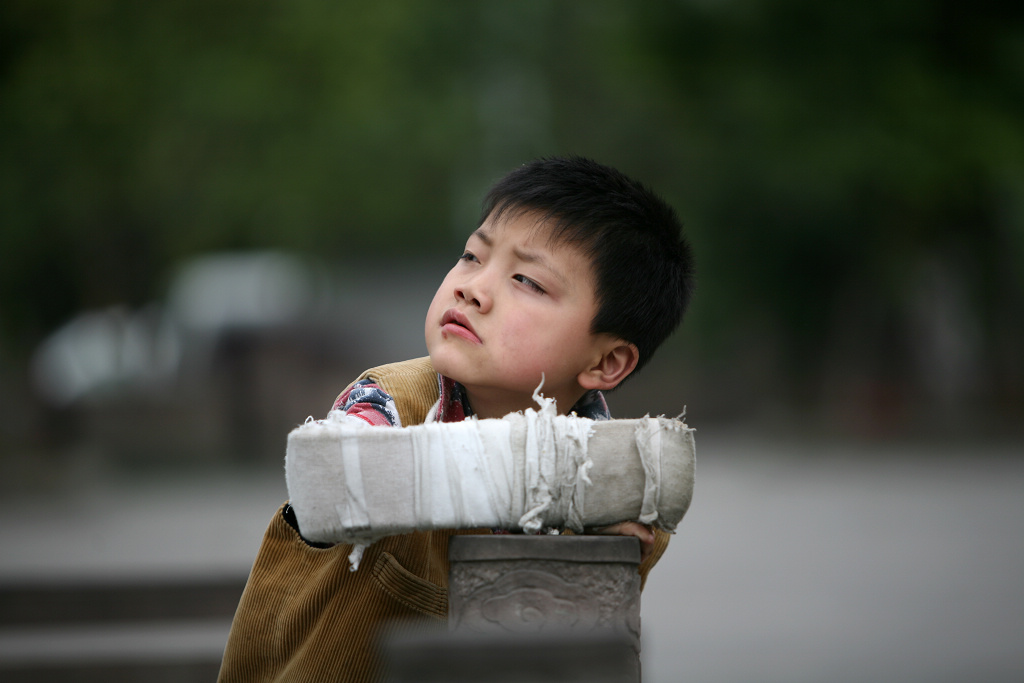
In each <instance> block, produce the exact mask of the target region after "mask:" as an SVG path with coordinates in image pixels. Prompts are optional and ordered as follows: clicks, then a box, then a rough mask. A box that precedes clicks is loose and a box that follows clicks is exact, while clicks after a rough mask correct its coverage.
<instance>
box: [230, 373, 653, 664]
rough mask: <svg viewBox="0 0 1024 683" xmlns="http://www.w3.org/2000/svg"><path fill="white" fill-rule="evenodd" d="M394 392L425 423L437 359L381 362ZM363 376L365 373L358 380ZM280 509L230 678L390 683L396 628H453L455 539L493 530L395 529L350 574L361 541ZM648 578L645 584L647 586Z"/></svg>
mask: <svg viewBox="0 0 1024 683" xmlns="http://www.w3.org/2000/svg"><path fill="white" fill-rule="evenodd" d="M365 377H372V378H373V379H374V380H376V382H377V383H378V384H379V385H380V386H381V387H382V388H383V389H384V390H385V391H386V392H388V393H389V394H390V395H391V396H392V397H393V398H394V399H395V404H396V407H397V408H398V411H399V415H400V416H401V419H402V424H403V425H406V426H409V425H414V424H420V423H422V422H423V421H424V419H425V418H426V414H427V411H428V410H429V409H430V407H431V406H432V405H433V404H434V402H435V401H436V400H437V398H438V382H437V374H436V373H435V371H434V369H433V366H432V365H431V364H430V359H429V358H419V359H416V360H412V361H406V362H403V363H394V364H391V365H384V366H380V367H378V368H372V369H370V370H367V371H366V372H365V373H363V374H362V375H361V376H360V377H359V378H358V379H363V378H365ZM357 381H358V380H357ZM286 510H287V504H285V505H283V506H282V507H281V509H279V510H278V512H277V514H275V516H274V518H273V520H272V521H271V523H270V526H269V527H268V529H267V531H266V534H265V535H264V538H263V544H262V545H261V547H260V550H259V554H258V555H257V557H256V561H255V563H254V564H253V568H252V571H251V572H250V575H249V580H248V582H247V583H246V587H245V590H244V591H243V593H242V597H241V600H240V601H239V604H238V608H237V610H236V612H235V618H234V621H233V623H232V625H231V632H230V635H229V637H228V643H227V647H226V648H225V651H224V659H223V662H222V664H221V670H220V676H219V678H218V681H219V682H220V683H236V682H237V683H242V682H244V683H270V682H285V681H318V682H319V681H345V682H346V683H347V682H353V683H355V682H362V681H380V680H381V679H382V678H383V677H384V675H385V670H384V662H383V661H382V660H381V658H380V657H379V655H378V653H377V650H376V643H377V640H378V638H379V637H380V636H381V635H383V634H384V633H385V632H386V631H387V630H388V629H391V628H393V627H395V626H400V625H402V624H407V623H409V622H410V621H418V622H421V623H422V624H423V625H424V626H425V627H427V626H432V627H434V628H438V629H441V630H443V629H445V628H447V626H446V619H447V615H448V589H447V586H448V539H449V537H451V536H452V535H456V534H481V533H483V534H486V533H490V531H489V530H487V529H468V530H459V531H452V530H445V531H429V532H415V533H411V534H404V535H401V536H390V537H388V538H385V539H382V540H380V541H378V542H377V543H374V544H373V545H371V546H370V547H369V548H367V549H366V552H365V554H364V555H363V559H362V562H361V564H360V569H359V571H356V572H350V571H349V563H348V554H349V552H351V546H348V545H339V546H334V547H331V548H316V547H313V546H311V545H309V544H307V543H306V542H305V541H304V540H303V539H302V538H301V536H300V535H299V534H298V532H296V530H295V529H294V528H293V526H292V525H291V524H289V523H288V521H287V520H286V518H285V512H286ZM656 534H657V538H656V541H655V549H654V552H653V553H652V555H651V557H649V558H648V559H647V560H646V561H645V562H644V563H643V564H641V566H640V573H641V581H642V582H644V581H646V578H647V573H648V572H649V571H650V568H651V567H652V566H653V565H654V563H655V562H657V560H658V558H660V557H661V555H662V553H663V552H664V551H665V547H666V546H667V545H668V534H665V533H663V532H660V531H658V532H656ZM641 585H643V583H641Z"/></svg>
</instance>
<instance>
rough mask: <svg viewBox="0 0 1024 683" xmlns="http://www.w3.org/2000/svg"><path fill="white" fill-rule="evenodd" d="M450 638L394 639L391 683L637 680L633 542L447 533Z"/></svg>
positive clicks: (616, 682) (635, 542)
mask: <svg viewBox="0 0 1024 683" xmlns="http://www.w3.org/2000/svg"><path fill="white" fill-rule="evenodd" d="M448 555H449V559H450V561H451V569H450V573H449V582H448V623H449V630H450V633H449V634H448V635H447V637H443V636H438V635H434V636H421V637H412V638H406V639H404V640H397V641H393V642H392V644H391V650H390V651H391V654H392V656H393V662H394V664H395V666H393V667H392V678H391V680H392V681H394V682H395V683H412V682H413V681H419V682H425V681H442V680H443V681H449V682H450V683H462V682H463V681H465V682H467V683H468V682H469V681H474V682H480V683H483V682H485V681H508V682H510V683H511V682H512V681H531V682H532V683H546V682H549V681H550V682H551V683H554V682H555V681H558V682H559V683H568V682H575V681H579V682H580V683H582V682H583V681H587V682H588V683H595V682H600V683H639V681H640V575H639V574H638V573H637V566H638V565H639V564H640V544H639V541H638V540H637V539H635V538H627V537H620V536H525V535H511V534H510V535H504V534H500V535H494V536H453V537H452V538H451V540H450V541H449V549H448Z"/></svg>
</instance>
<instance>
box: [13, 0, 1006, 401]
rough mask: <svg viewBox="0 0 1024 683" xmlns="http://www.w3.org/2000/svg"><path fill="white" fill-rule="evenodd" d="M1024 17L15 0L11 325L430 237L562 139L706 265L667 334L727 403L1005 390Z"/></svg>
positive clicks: (579, 3)
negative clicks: (213, 254)
mask: <svg viewBox="0 0 1024 683" xmlns="http://www.w3.org/2000/svg"><path fill="white" fill-rule="evenodd" d="M1022 19H1024V9H1021V8H1020V7H1019V6H1017V5H1012V4H1007V3H1001V2H994V1H991V0H982V1H975V2H965V1H963V0H960V1H957V0H943V1H940V2H928V1H925V0H909V1H908V2H901V3H890V2H884V1H883V0H865V2H860V3H819V2H813V1H812V0H731V1H730V2H722V3H713V2H706V1H699V0H692V1H689V2H683V1H669V0H659V1H653V2H644V3H626V2H621V1H617V0H588V1H583V0H572V1H569V0H566V1H563V2H554V3H552V2H540V1H536V0H534V1H531V2H521V3H514V4H510V3H502V2H488V1H479V2H464V3H450V2H422V1H415V0H401V1H397V0H396V1H394V2H387V3H376V4H374V3H356V2H336V3H323V2H315V1H312V0H296V1H293V2H274V1H272V0H258V1H256V2H245V3H242V2H238V1H237V0H222V1H221V2H213V3H210V2H204V3H199V2H195V1H186V2H167V1H156V2H150V3H130V2H125V1H124V0H106V1H100V0H93V1H90V2H66V1H64V2H61V1H59V0H33V1H31V2H30V1H28V0H10V1H9V2H6V3H4V4H3V5H2V7H0V221H2V224H3V225H2V231H0V339H2V340H3V343H4V344H5V345H6V347H7V348H8V350H11V349H20V350H19V351H17V352H16V353H20V354H24V353H25V352H26V351H27V349H28V348H30V346H31V345H32V344H33V343H34V342H35V341H36V340H37V339H38V338H39V337H40V336H41V335H42V334H43V333H44V332H45V331H46V330H48V329H50V328H52V327H53V326H54V325H56V324H58V323H59V322H61V321H62V320H63V319H65V318H66V317H67V316H68V315H70V314H71V313H72V312H73V311H75V310H77V309H79V308H81V307H95V306H101V305H106V304H110V303H122V302H123V303H129V304H139V303H141V302H143V301H146V300H149V299H151V298H153V297H155V296H158V295H159V294H160V292H161V288H162V287H163V286H164V281H165V279H166V277H167V275H168V272H169V270H170V268H171V267H172V266H173V265H174V264H176V263H178V262H179V261H180V260H181V259H183V258H185V257H187V256H189V255H193V254H196V253H199V252H202V251H207V250H214V249H229V248H244V247H281V248H289V249H296V250H300V251H306V252H313V253H316V254H318V255H320V256H324V257H327V258H334V259H340V258H350V259H372V258H373V257H374V254H375V248H376V247H377V246H378V245H380V244H387V245H388V246H389V247H393V246H394V245H402V246H404V247H405V248H407V249H408V251H409V253H410V254H424V253H427V252H436V251H448V250H451V249H454V248H457V244H455V243H456V242H457V241H458V240H459V239H460V238H461V235H463V234H464V233H465V229H466V227H467V224H469V223H472V221H474V220H475V218H476V207H477V205H478V202H479V198H480V195H481V193H482V191H483V190H484V189H485V188H486V186H487V185H488V184H489V183H490V182H491V181H492V180H493V179H494V178H495V177H496V176H498V175H499V174H501V173H502V172H504V171H505V170H507V169H508V168H509V167H510V166H512V165H514V164H517V163H520V162H522V161H525V160H527V159H529V158H531V157H534V156H540V155H547V154H555V153H565V152H576V153H583V154H587V155H591V156H594V157H596V158H598V159H600V160H602V161H605V162H607V163H611V164H613V165H616V166H619V167H622V168H623V169H624V170H626V171H627V172H631V173H634V174H636V175H637V176H639V177H641V178H644V179H645V180H646V181H648V182H649V183H650V184H651V185H652V186H654V187H655V188H657V189H658V190H659V191H661V192H663V193H664V194H665V195H666V196H667V197H668V198H669V199H670V201H672V202H673V203H674V204H675V205H676V206H678V207H679V209H680V212H681V214H682V215H683V216H684V218H685V219H686V220H687V224H688V226H689V231H690V234H691V237H692V240H693V241H694V243H695V246H696V249H697V254H698V264H699V268H700V289H699V295H698V297H697V299H696V301H695V306H694V310H693V313H692V315H691V317H690V319H689V320H688V323H687V327H688V329H689V330H690V331H689V332H688V333H687V335H686V341H685V343H684V344H683V346H684V347H685V348H683V347H679V346H678V342H673V343H674V344H676V347H674V349H675V352H676V353H680V354H681V353H683V352H685V354H687V356H688V357H690V359H691V360H690V365H692V367H693V369H694V373H695V375H696V377H697V378H699V377H700V376H701V373H705V375H704V380H703V384H704V386H705V387H706V388H708V389H709V391H710V392H712V393H713V392H714V391H715V389H716V387H720V388H721V391H723V392H726V393H727V395H723V398H722V401H723V402H727V401H730V400H735V394H736V393H738V392H744V393H747V394H751V395H760V396H763V397H765V398H764V399H763V400H765V401H775V400H779V401H783V400H791V399H798V400H804V401H808V402H810V401H817V400H818V399H820V398H822V397H826V398H828V397H831V399H832V400H834V401H838V402H840V403H841V402H842V401H844V400H847V399H848V398H849V396H844V395H837V393H838V394H843V393H844V392H845V393H847V394H856V393H857V392H860V394H859V398H857V400H859V401H867V402H871V401H874V400H881V398H884V397H885V396H889V397H890V398H891V397H892V396H893V395H896V399H895V400H896V402H897V403H900V402H902V403H904V404H906V403H908V402H911V401H915V400H917V399H926V401H925V403H928V401H931V402H932V403H934V402H935V401H936V400H939V399H940V398H941V399H942V400H943V401H946V402H947V403H950V402H951V401H954V402H955V401H956V400H957V399H958V398H964V397H967V398H970V397H972V396H973V397H975V398H976V397H977V396H979V395H984V396H988V397H989V398H998V399H999V400H1000V401H1001V402H1002V403H1003V404H1005V405H1009V406H1014V407H1016V408H1019V406H1020V404H1021V402H1022V401H1024V361H1022V360H1021V355H1020V353H1019V349H1020V348H1022V346H1024V312H1022V311H1024V276H1022V275H1021V274H1020V270H1019V268H1018V267H1017V264H1018V263H1019V262H1021V260H1022V259H1024V124H1022V122H1024V111H1022V107H1024V92H1022V89H1024V21H1022ZM737 359H740V360H739V362H738V361H737ZM744 359H745V360H744ZM935 376H942V377H949V378H953V379H951V380H950V381H947V382H945V383H944V384H943V383H942V382H938V383H936V382H935V381H933V380H932V379H929V378H934V377H935ZM722 377H731V378H732V379H731V381H722ZM957 377H959V378H960V379H956V378H957ZM695 381H701V380H699V379H697V380H695ZM791 382H792V383H791ZM777 386H792V387H793V391H792V392H789V393H788V394H785V393H784V394H783V395H781V396H780V395H777V393H776V389H775V387H777ZM837 388H838V389H837ZM886 400H888V399H886ZM882 402H883V403H884V401H882Z"/></svg>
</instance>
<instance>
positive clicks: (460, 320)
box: [441, 308, 481, 344]
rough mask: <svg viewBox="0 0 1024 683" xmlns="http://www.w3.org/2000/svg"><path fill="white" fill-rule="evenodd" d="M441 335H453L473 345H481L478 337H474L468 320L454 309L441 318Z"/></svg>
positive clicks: (450, 309)
mask: <svg viewBox="0 0 1024 683" xmlns="http://www.w3.org/2000/svg"><path fill="white" fill-rule="evenodd" d="M441 334H442V335H444V336H447V335H449V334H454V335H456V336H459V337H462V338H463V339H465V340H466V341H469V342H473V343H474V344H479V343H481V342H480V337H478V336H476V332H475V331H474V330H473V326H472V325H470V324H469V318H467V317H466V316H465V315H464V314H463V313H462V312H460V311H458V310H456V309H454V308H449V309H448V310H447V311H445V312H444V315H442V316H441Z"/></svg>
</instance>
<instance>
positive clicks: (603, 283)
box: [219, 157, 693, 682]
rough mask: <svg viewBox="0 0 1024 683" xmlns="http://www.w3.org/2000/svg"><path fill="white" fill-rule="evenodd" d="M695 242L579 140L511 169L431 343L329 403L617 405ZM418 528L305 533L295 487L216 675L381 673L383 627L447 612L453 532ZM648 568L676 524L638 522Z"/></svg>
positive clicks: (415, 411) (448, 282)
mask: <svg viewBox="0 0 1024 683" xmlns="http://www.w3.org/2000/svg"><path fill="white" fill-rule="evenodd" d="M692 287H693V268H692V263H691V256H690V249H689V247H688V245H687V244H686V242H685V241H684V240H683V239H682V237H681V235H680V225H679V221H678V219H677V218H676V216H675V213H674V212H673V210H672V209H671V208H670V207H669V206H668V205H667V204H665V202H663V201H662V200H661V199H659V198H658V197H657V196H655V195H654V194H653V193H651V192H650V191H649V190H648V189H646V188H645V187H644V186H642V185H640V184H639V183H636V182H635V181H633V180H630V179H629V178H627V177H626V176H624V175H623V174H621V173H619V172H618V171H615V170H614V169H611V168H608V167H606V166H602V165H600V164H597V163H595V162H593V161H590V160H587V159H582V158H578V157H571V158H564V159H563V158H556V159H546V160H540V161H536V162H533V163H531V164H528V165H526V166H523V167H520V168H519V169H516V170H515V171H513V172H512V173H510V174H509V175H508V176H506V177H505V178H504V179H502V180H501V181H499V182H498V183H497V184H496V185H495V186H494V187H493V188H492V189H491V191H490V193H489V194H488V196H487V198H486V200H485V203H484V211H483V219H482V221H481V223H480V226H479V227H478V228H477V229H476V230H475V231H474V232H473V234H472V235H470V237H469V240H468V242H467V244H466V249H465V251H464V253H463V255H462V257H461V258H460V259H459V260H458V262H457V263H456V265H455V267H454V268H452V270H451V271H450V272H449V273H448V275H447V276H446V277H445V279H444V281H443V282H442V283H441V286H440V288H439V289H438V291H437V293H436V294H435V296H434V299H433V302H432V303H431V304H430V308H429V310H428V311H427V317H426V326H425V336H426V343H427V351H428V353H429V357H427V358H421V359H418V360H414V361H406V362H402V363H395V364H391V365H386V366H381V367H379V368H373V369H371V370H368V371H366V372H365V373H363V375H362V376H361V377H360V378H359V379H358V380H357V381H356V382H355V383H353V384H352V385H350V386H349V388H348V389H346V390H345V391H344V392H343V393H342V394H341V396H339V397H338V400H337V401H336V402H335V404H334V409H337V410H343V411H345V412H347V413H348V414H350V415H355V416H357V417H360V418H362V419H364V420H366V421H367V422H369V423H370V424H374V425H383V426H394V427H401V426H409V425H414V424H420V423H422V422H429V421H439V422H453V421H459V420H462V419H464V418H465V417H467V416H470V415H476V416H477V417H480V418H492V417H493V418H499V417H502V416H503V415H506V414H508V413H509V412H513V411H517V410H523V409H524V408H528V407H534V402H533V399H532V394H533V391H534V389H536V387H537V386H538V385H539V384H540V383H541V379H542V378H543V380H544V385H543V390H542V392H543V394H544V395H545V396H548V397H553V398H555V399H556V401H557V406H558V409H559V411H560V412H563V413H566V412H575V413H576V414H577V415H580V416H583V417H588V418H591V419H608V418H609V417H610V415H609V413H608V407H607V405H606V403H605V401H604V398H603V396H602V394H601V392H602V391H608V390H611V389H614V388H615V387H616V386H618V385H619V384H621V383H622V381H623V380H624V379H625V378H626V377H627V376H629V375H630V374H631V373H633V372H635V371H636V370H637V369H639V368H640V367H642V366H643V365H644V364H645V363H646V362H647V361H648V360H650V357H651V354H652V353H653V352H654V350H655V349H656V348H657V347H658V346H659V345H660V344H661V343H662V342H663V341H664V340H665V338H666V337H667V336H668V335H669V334H670V333H671V332H672V331H673V330H674V329H675V327H676V326H677V325H678V324H679V322H680V320H681V319H682V315H683V312H684V311H685V309H686V306H687V304H688V302H689V299H690V294H691V290H692ZM460 533H490V530H487V529H474V530H461V531H452V530H448V531H429V532H415V533H411V534H405V535H401V536H391V537H388V538H385V539H382V540H381V541H378V542H377V543H374V544H373V545H371V546H370V547H369V548H367V549H366V552H365V554H364V555H363V559H362V562H361V564H360V568H359V570H358V571H356V572H350V571H349V567H348V561H347V556H348V554H349V552H350V551H351V547H350V546H347V545H346V546H334V547H325V546H322V545H317V544H311V543H309V542H306V541H305V540H304V539H303V538H302V536H301V530H300V529H298V525H297V523H296V521H295V515H294V512H293V511H292V510H291V509H290V507H289V506H288V504H287V503H286V504H285V505H284V506H283V507H282V508H281V510H280V511H279V512H278V514H277V515H276V516H275V518H274V520H273V521H272V522H271V525H270V527H269V528H268V530H267V533H266V536H265V537H264V540H263V545H262V546H261V548H260V552H259V555H258V557H257V558H256V562H255V564H254V566H253V569H252V573H251V574H250V577H249V581H248V584H247V585H246V589H245V592H244V593H243V595H242V599H241V601H240V603H239V606H238V610H237V613H236V614H235V620H234V623H233V624H232V628H231V634H230V637H229V640H228V645H227V648H226V650H225V654H224V661H223V664H222V668H221V673H220V679H219V680H220V681H223V682H227V681H247V682H251V681H299V680H302V681H320V680H344V681H373V680H379V679H380V678H381V676H382V674H383V670H382V666H381V665H382V663H381V662H380V661H379V659H378V657H377V655H376V652H375V649H374V644H375V642H376V639H377V638H378V637H379V636H380V634H381V633H382V632H383V630H384V629H386V628H388V626H389V625H390V624H393V623H396V622H398V621H408V620H409V619H420V620H427V621H430V620H431V619H432V620H433V622H434V623H435V624H436V625H437V626H439V627H440V628H444V619H445V618H446V616H447V580H448V559H447V547H448V539H449V537H451V536H452V535H453V534H460ZM600 533H616V534H626V535H633V536H636V537H638V538H639V539H640V541H641V545H642V548H643V553H642V554H643V556H644V560H643V562H642V563H641V566H640V573H641V575H642V577H643V579H646V575H647V572H649V571H650V568H651V567H652V566H653V565H654V563H655V562H656V561H657V560H658V558H659V557H660V556H661V554H662V553H663V552H664V550H665V547H666V545H667V543H668V539H667V535H666V534H664V533H662V532H660V531H659V532H652V531H651V530H650V529H649V528H647V527H645V526H642V525H640V524H638V523H636V522H628V521H627V522H623V523H621V524H617V525H614V526H612V527H608V528H605V529H603V530H600Z"/></svg>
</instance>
